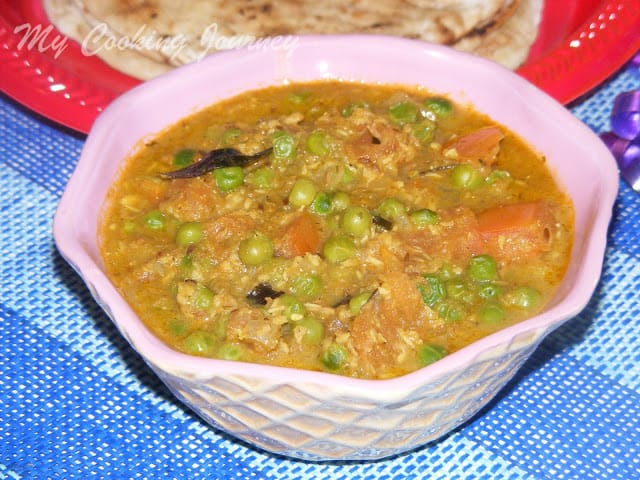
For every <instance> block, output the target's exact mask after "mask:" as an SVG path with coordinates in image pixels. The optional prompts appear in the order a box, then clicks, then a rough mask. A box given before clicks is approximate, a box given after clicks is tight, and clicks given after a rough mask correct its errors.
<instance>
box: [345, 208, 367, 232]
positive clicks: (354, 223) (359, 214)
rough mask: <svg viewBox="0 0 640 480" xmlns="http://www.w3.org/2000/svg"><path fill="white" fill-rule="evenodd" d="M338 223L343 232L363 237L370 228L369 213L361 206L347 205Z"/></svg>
mask: <svg viewBox="0 0 640 480" xmlns="http://www.w3.org/2000/svg"><path fill="white" fill-rule="evenodd" d="M340 224H341V225H342V228H343V229H344V231H345V232H347V233H349V234H351V235H353V236H355V237H363V236H365V235H366V234H367V233H369V230H370V229H371V214H370V213H369V210H367V209H366V208H363V207H349V208H347V209H346V210H345V211H344V214H343V215H342V221H341V222H340Z"/></svg>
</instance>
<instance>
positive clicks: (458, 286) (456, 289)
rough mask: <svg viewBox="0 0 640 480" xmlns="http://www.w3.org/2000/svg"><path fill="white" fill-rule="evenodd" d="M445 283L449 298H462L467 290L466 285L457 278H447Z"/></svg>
mask: <svg viewBox="0 0 640 480" xmlns="http://www.w3.org/2000/svg"><path fill="white" fill-rule="evenodd" d="M445 285H446V286H445V288H446V290H447V297H449V298H456V299H462V298H463V297H464V296H465V294H466V293H467V292H468V289H467V285H466V284H465V283H464V281H462V280H459V279H452V280H448V281H447V283H446V284H445Z"/></svg>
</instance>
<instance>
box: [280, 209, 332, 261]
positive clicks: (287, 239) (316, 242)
mask: <svg viewBox="0 0 640 480" xmlns="http://www.w3.org/2000/svg"><path fill="white" fill-rule="evenodd" d="M320 244H321V232H320V229H319V227H318V224H317V223H316V222H315V220H314V219H313V218H312V217H311V215H309V214H308V213H303V214H301V215H300V216H298V217H296V218H295V219H294V220H293V221H292V222H291V223H289V225H287V227H286V228H285V231H284V234H283V236H282V238H281V240H280V241H279V242H278V245H277V246H276V251H277V253H278V255H280V256H282V257H285V258H292V257H297V256H299V255H304V254H305V253H318V252H319V251H320Z"/></svg>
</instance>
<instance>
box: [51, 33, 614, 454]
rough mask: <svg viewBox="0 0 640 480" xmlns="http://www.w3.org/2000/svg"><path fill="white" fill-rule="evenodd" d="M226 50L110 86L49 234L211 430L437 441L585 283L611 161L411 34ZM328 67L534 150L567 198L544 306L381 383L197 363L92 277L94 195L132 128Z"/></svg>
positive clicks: (374, 448) (533, 97)
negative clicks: (553, 284)
mask: <svg viewBox="0 0 640 480" xmlns="http://www.w3.org/2000/svg"><path fill="white" fill-rule="evenodd" d="M294 40H295V41H293V42H290V43H289V44H288V45H284V44H281V45H278V44H264V45H261V46H254V48H248V49H244V50H234V51H227V52H223V53H220V54H216V55H214V56H210V57H207V58H206V59H204V60H202V61H199V62H197V63H194V64H190V65H188V66H186V67H182V68H180V69H177V70H175V71H172V72H170V73H168V74H166V75H163V76H161V77H159V78H157V79H155V80H152V81H149V82H146V83H144V84H142V85H141V86H139V87H137V88H134V89H133V90H131V91H129V92H127V93H125V94H124V95H122V96H121V97H119V98H118V99H117V100H116V101H114V102H113V103H112V104H111V105H110V106H109V107H108V108H107V109H106V110H105V111H104V112H103V113H102V114H101V115H100V116H99V117H98V119H97V120H96V122H95V124H94V125H93V128H92V129H91V132H90V134H89V136H88V138H87V141H86V143H85V145H84V149H83V150H82V154H81V157H80V160H79V162H78V165H77V169H76V170H75V172H74V174H73V176H72V177H71V179H70V181H69V183H68V186H67V188H66V190H65V192H64V194H63V196H62V200H61V202H60V205H59V208H58V211H57V213H56V217H55V221H54V236H55V240H56V243H57V246H58V248H59V250H60V252H61V253H62V255H63V256H64V257H65V258H66V259H67V260H68V261H69V263H70V264H71V265H72V266H73V267H74V268H75V269H76V270H77V272H78V273H79V274H80V275H81V276H82V278H83V279H84V281H85V282H86V284H87V286H88V288H89V289H90V291H91V293H92V295H93V296H94V298H95V300H96V301H97V302H98V303H99V304H100V305H101V306H102V308H104V310H105V311H106V312H107V314H108V315H109V316H110V317H111V319H112V320H113V322H114V323H115V325H116V326H117V328H118V329H119V330H120V332H122V334H123V335H124V336H125V337H126V339H127V340H128V341H129V343H130V344H131V346H132V347H133V348H134V349H135V350H136V351H137V352H139V353H140V355H141V356H142V357H143V358H144V359H145V360H146V362H147V363H148V364H149V365H150V366H151V368H152V369H153V370H154V371H155V372H156V373H157V375H158V376H159V377H160V378H161V379H162V380H163V381H164V382H165V383H166V384H167V385H168V386H169V388H170V389H171V390H172V391H173V392H174V393H175V395H176V396H177V397H178V398H179V399H180V400H181V401H183V402H184V403H185V404H186V405H188V406H189V407H190V408H192V409H193V410H194V411H195V412H197V413H198V414H199V415H200V416H201V417H202V418H203V419H204V420H205V421H206V422H208V423H210V424H211V425H212V426H213V427H215V428H216V429H219V430H222V431H224V432H227V433H229V434H231V435H233V436H235V437H237V438H239V439H241V440H243V441H245V442H248V443H249V444H252V445H254V446H256V447H259V448H261V449H264V450H267V451H269V452H274V453H278V454H282V455H287V456H290V457H295V458H301V459H308V460H347V459H348V460H369V459H378V458H383V457H386V456H390V455H396V454H399V453H402V452H406V451H408V450H411V449H414V448H416V447H419V446H421V445H424V444H425V443H427V442H430V441H433V440H436V439H438V438H439V437H441V436H443V435H444V434H446V433H447V432H449V431H451V430H452V429H454V428H456V427H457V426H459V425H461V424H462V423H463V422H465V421H466V420H468V419H469V418H471V417H472V416H473V415H474V414H475V413H476V412H478V410H480V408H482V407H483V406H484V405H485V404H487V402H488V401H489V400H490V399H491V398H492V397H493V396H494V395H495V394H496V393H497V392H498V391H499V390H500V389H501V388H502V387H503V386H504V385H505V383H507V382H508V381H509V379H510V378H511V377H512V376H513V375H514V373H515V372H516V371H517V370H518V368H519V367H520V366H521V365H522V364H523V362H525V360H526V359H527V358H528V357H529V356H530V355H531V353H532V352H533V351H534V349H535V348H536V347H537V345H538V344H539V343H540V342H541V341H542V340H543V339H544V337H545V336H546V335H548V334H549V333H550V332H551V331H552V330H554V329H555V328H557V327H558V326H559V325H561V324H562V323H563V322H565V321H567V320H569V319H571V318H572V317H574V316H575V315H576V314H577V313H578V312H580V311H581V310H582V309H583V308H584V306H585V305H586V303H587V302H588V300H589V298H590V297H591V295H592V293H593V290H594V289H595V286H596V284H597V282H598V280H599V277H600V273H601V268H602V262H603V256H604V251H605V244H606V232H607V226H608V223H609V221H610V217H611V209H612V205H613V202H614V198H615V196H616V193H617V187H618V172H617V168H616V165H615V161H614V160H613V157H612V156H611V155H610V153H609V151H608V150H607V149H606V147H605V146H604V145H603V144H602V142H601V141H600V139H599V138H598V137H597V136H596V135H595V134H594V133H593V132H592V131H591V130H590V129H589V128H588V127H586V126H585V125H584V124H582V123H581V122H580V121H578V120H577V119H576V118H575V117H574V116H573V115H572V114H571V113H570V112H569V111H568V110H566V109H565V108H564V107H563V106H562V105H560V104H559V103H557V102H556V101H554V100H553V99H551V98H550V97H549V96H547V95H546V94H544V93H543V92H541V91H540V90H538V89H537V88H536V87H534V86H533V85H531V84H530V83H528V82H527V81H525V80H524V79H522V78H521V77H519V76H517V75H516V74H514V73H513V72H511V71H508V70H506V69H504V68H502V67H500V66H498V65H496V64H493V63H491V62H489V61H486V60H484V59H481V58H476V57H472V56H469V55H467V54H464V53H460V52H456V51H454V50H451V49H449V48H446V47H442V46H436V45H430V44H426V43H423V42H420V41H412V40H405V39H399V38H389V37H377V36H310V37H296V38H295V39H294ZM324 78H337V79H343V80H349V81H362V82H368V83H392V84H405V85H422V86H424V87H426V88H427V89H429V90H431V91H434V92H438V93H441V94H445V95H448V96H450V97H451V98H453V99H454V100H457V101H459V102H462V103H465V104H467V103H469V104H472V105H473V106H475V108H476V109H477V110H479V111H481V112H484V113H486V114H487V115H489V116H490V117H492V118H493V119H494V120H496V121H497V122H499V123H502V124H503V125H506V126H507V127H508V128H510V129H511V130H513V131H515V132H517V133H518V134H520V135H521V136H522V137H523V138H524V139H525V140H527V141H528V142H529V143H530V144H531V145H533V146H534V148H536V149H537V150H538V151H539V152H541V153H542V154H544V156H545V157H546V159H547V161H548V165H549V167H550V168H551V170H552V171H553V172H554V175H555V176H556V179H557V180H558V181H559V182H560V184H561V185H562V186H563V188H564V189H565V190H566V191H567V192H568V194H569V195H570V197H571V198H572V199H573V202H574V205H575V213H576V217H575V227H576V228H575V234H576V237H575V245H574V247H573V251H572V254H571V260H570V264H569V267H568V271H567V273H566V276H565V278H564V280H563V281H562V283H561V285H560V287H559V289H558V291H557V295H556V296H555V298H554V299H553V301H552V302H551V303H550V304H549V306H548V307H547V308H546V310H545V311H544V312H543V313H541V314H540V315H537V316H536V317H534V318H531V319H530V320H527V321H524V322H522V323H519V324H517V325H514V326H511V327H509V328H505V329H504V330H501V331H499V332H497V333H495V334H492V335H490V336H488V337H485V338H483V339H481V340H479V341H477V342H475V343H473V344H471V345H469V346H468V347H466V348H463V349H462V350H460V351H458V352H455V353H453V354H451V355H449V356H447V357H446V358H444V359H443V360H441V361H438V362H437V363H435V364H432V365H430V366H427V367H425V368H423V369H421V370H418V371H416V372H413V373H411V374H408V375H405V376H401V377H398V378H393V379H389V380H361V379H353V378H347V377H342V376H338V375H333V374H328V373H322V372H311V371H301V370H295V369H288V368H281V367H273V366H266V365H255V364H248V363H243V362H231V361H223V360H216V359H206V358H198V357H193V356H189V355H185V354H182V353H179V352H177V351H174V350H172V349H170V348H169V347H167V346H166V345H165V344H163V343H162V342H161V341H159V340H158V339H157V338H156V337H155V336H154V335H153V334H152V333H151V332H150V331H149V330H148V329H147V328H146V327H145V326H144V324H143V323H142V321H140V319H139V318H138V317H137V316H136V315H135V314H134V313H133V311H132V310H131V308H130V307H129V305H128V304H127V303H126V302H125V301H124V300H123V298H122V297H121V296H120V294H119V293H118V291H117V290H116V288H115V287H114V286H113V284H112V283H111V282H110V281H109V279H108V278H107V276H106V275H105V271H104V267H103V263H102V260H101V259H100V254H99V251H98V243H97V238H96V232H97V228H98V223H99V221H100V218H101V211H102V205H103V202H104V198H105V194H106V193H107V190H108V188H109V186H110V184H111V183H112V181H114V179H115V177H116V176H117V174H118V172H119V169H120V167H121V165H122V160H123V159H125V158H126V157H128V156H129V155H130V154H131V153H132V151H134V149H135V148H136V145H138V144H139V142H140V141H141V139H145V138H150V137H151V136H152V135H153V134H154V133H156V132H158V131H160V130H162V129H163V128H164V127H166V126H168V125H171V124H173V123H175V122H177V121H178V120H179V119H180V118H182V117H185V116H187V115H189V114H190V113H192V112H194V111H196V110H198V109H201V108H203V107H205V106H207V105H210V104H212V103H214V102H216V101H218V100H220V99H224V98H226V97H230V96H234V95H236V94H239V93H241V92H244V91H247V90H252V89H256V88H260V87H265V86H269V85H279V84H283V83H285V82H296V81H309V80H314V79H324Z"/></svg>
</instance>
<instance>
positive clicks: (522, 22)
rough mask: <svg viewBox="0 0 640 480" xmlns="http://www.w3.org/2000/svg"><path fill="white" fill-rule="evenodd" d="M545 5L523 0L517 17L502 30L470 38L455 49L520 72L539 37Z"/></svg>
mask: <svg viewBox="0 0 640 480" xmlns="http://www.w3.org/2000/svg"><path fill="white" fill-rule="evenodd" d="M543 3H544V2H543V0H521V1H520V2H519V4H518V5H517V7H516V8H515V10H514V12H513V14H512V15H510V16H509V17H508V18H507V19H506V20H504V22H502V23H501V24H500V25H499V26H498V27H496V28H488V29H487V30H486V31H484V32H477V33H474V34H471V35H467V36H465V37H464V38H462V39H460V40H459V41H457V42H456V43H455V44H454V45H453V47H454V48H456V49H458V50H462V51H464V52H469V53H473V54H475V55H479V56H481V57H485V58H488V59H490V60H493V61H494V62H497V63H500V64H502V65H503V66H505V67H507V68H510V69H516V68H518V67H519V66H520V65H522V64H523V63H524V62H525V60H526V59H527V56H528V54H529V49H530V47H531V45H532V44H533V42H534V41H535V39H536V37H537V35H538V26H539V24H540V19H541V17H542V7H543Z"/></svg>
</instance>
